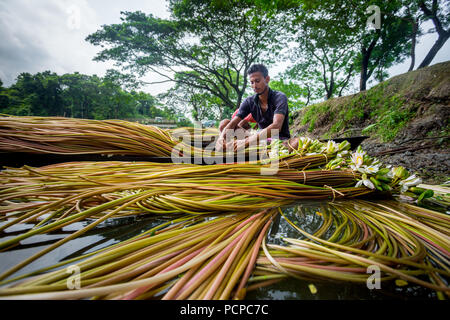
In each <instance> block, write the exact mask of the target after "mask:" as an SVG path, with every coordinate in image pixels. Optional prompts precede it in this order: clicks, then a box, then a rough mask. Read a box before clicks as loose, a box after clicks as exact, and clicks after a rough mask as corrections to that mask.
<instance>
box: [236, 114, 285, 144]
mask: <svg viewBox="0 0 450 320" xmlns="http://www.w3.org/2000/svg"><path fill="white" fill-rule="evenodd" d="M284 118H285V116H284V114H281V113H276V114H274V116H273V122H272V124H271V125H269V126H268V127H266V128H265V129H263V130H261V131H259V132H258V133H255V134H253V135H251V136H249V137H247V138H245V139H244V140H238V141H235V142H234V150H240V149H242V148H246V147H248V146H249V145H257V144H258V142H259V141H260V139H261V138H263V139H267V138H271V137H272V133H273V130H278V131H277V132H280V130H281V127H282V126H283V122H284Z"/></svg>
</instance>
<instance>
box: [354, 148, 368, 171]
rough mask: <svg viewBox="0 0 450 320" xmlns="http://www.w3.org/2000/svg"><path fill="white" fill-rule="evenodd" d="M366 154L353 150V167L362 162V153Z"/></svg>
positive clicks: (359, 165) (358, 165) (363, 152)
mask: <svg viewBox="0 0 450 320" xmlns="http://www.w3.org/2000/svg"><path fill="white" fill-rule="evenodd" d="M365 154H366V152H365V151H362V152H355V153H353V154H352V163H353V165H354V166H355V168H359V167H361V166H362V164H363V163H364V155H365Z"/></svg>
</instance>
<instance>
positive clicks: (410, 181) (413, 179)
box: [400, 174, 422, 192]
mask: <svg viewBox="0 0 450 320" xmlns="http://www.w3.org/2000/svg"><path fill="white" fill-rule="evenodd" d="M421 183H422V179H421V178H419V177H417V176H416V175H415V174H413V175H411V176H409V177H408V178H406V179H405V180H402V181H400V185H401V186H402V189H401V192H405V191H408V189H409V187H414V186H417V185H418V184H421Z"/></svg>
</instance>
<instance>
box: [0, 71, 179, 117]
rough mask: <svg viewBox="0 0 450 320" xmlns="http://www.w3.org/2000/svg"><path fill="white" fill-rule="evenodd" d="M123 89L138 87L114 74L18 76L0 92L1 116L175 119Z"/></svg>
mask: <svg viewBox="0 0 450 320" xmlns="http://www.w3.org/2000/svg"><path fill="white" fill-rule="evenodd" d="M130 83H131V84H130ZM122 85H123V86H128V87H134V88H136V87H137V85H138V84H137V82H134V83H132V82H131V79H130V78H125V77H124V76H122V75H121V74H120V73H118V72H117V71H113V70H110V71H108V72H107V74H106V75H105V77H104V78H99V77H97V76H96V75H93V76H88V75H83V74H80V73H78V72H76V73H73V74H64V75H61V76H60V75H57V74H56V73H52V72H50V71H45V72H40V73H37V74H34V75H32V74H30V73H21V74H20V75H19V76H18V78H17V81H16V83H14V84H13V85H11V86H10V87H9V88H2V89H1V91H0V112H1V113H5V114H11V115H20V116H29V115H35V116H62V117H72V118H85V119H135V118H142V117H146V118H154V117H157V116H159V117H165V118H170V119H175V118H176V117H175V115H174V114H173V113H170V112H169V111H167V110H166V111H164V110H161V109H160V108H158V107H157V106H156V103H157V101H156V99H155V98H154V97H153V96H151V95H150V94H148V93H144V92H141V91H135V90H133V91H126V90H124V89H122Z"/></svg>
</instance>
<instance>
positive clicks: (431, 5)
mask: <svg viewBox="0 0 450 320" xmlns="http://www.w3.org/2000/svg"><path fill="white" fill-rule="evenodd" d="M441 2H442V7H440V5H439V1H437V0H432V1H426V0H419V1H418V6H419V8H420V10H422V12H423V14H424V19H427V20H428V19H429V20H431V21H432V22H433V25H434V27H435V31H436V32H437V34H438V38H437V40H436V42H435V43H434V44H433V46H432V47H431V48H430V50H429V51H428V53H427V55H426V56H425V58H424V59H423V61H422V63H421V64H420V65H419V67H418V69H420V68H423V67H426V66H428V65H429V64H430V63H431V61H433V59H434V57H435V56H436V54H437V53H438V52H439V50H440V49H441V48H442V47H443V46H444V44H445V43H446V42H447V40H448V38H449V37H450V1H449V0H443V1H441Z"/></svg>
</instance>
